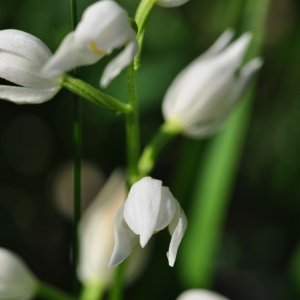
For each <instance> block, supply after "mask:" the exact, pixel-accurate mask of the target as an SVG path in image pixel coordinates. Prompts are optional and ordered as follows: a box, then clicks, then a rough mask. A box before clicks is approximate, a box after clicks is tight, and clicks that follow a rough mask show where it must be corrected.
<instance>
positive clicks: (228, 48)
mask: <svg viewBox="0 0 300 300" xmlns="http://www.w3.org/2000/svg"><path fill="white" fill-rule="evenodd" d="M232 36H233V33H232V32H231V31H226V32H225V33H224V34H223V35H222V36H221V37H220V38H219V39H218V40H217V42H216V43H215V44H214V45H213V46H212V47H211V48H210V49H209V50H208V51H207V52H205V53H204V54H203V55H202V56H200V57H199V58H197V59H196V60H195V61H194V62H192V63H191V64H190V65H189V66H188V67H187V68H186V69H184V70H183V71H182V72H181V73H180V74H179V75H178V76H177V77H176V78H175V80H174V81H173V83H172V84H171V86H170V87H169V89H168V91H167V93H166V95H165V98H164V101H163V115H164V118H165V120H166V121H167V122H174V123H175V124H177V125H179V126H181V127H182V130H183V132H184V133H185V134H186V135H189V136H192V137H203V136H207V135H210V134H212V133H214V132H215V131H216V130H217V129H218V127H219V126H220V125H221V124H222V123H223V122H224V120H225V119H226V117H227V116H228V114H229V113H230V111H231V110H232V109H233V107H234V105H235V104H236V102H237V100H238V99H239V97H240V95H241V94H242V92H243V91H244V90H245V88H246V86H247V84H248V82H249V81H250V79H251V78H252V76H253V74H255V72H256V71H257V70H258V69H259V68H260V67H261V65H262V60H261V59H260V58H255V59H252V60H251V61H249V62H248V63H247V64H246V65H244V66H242V68H241V69H240V70H239V68H240V66H241V63H242V60H243V57H244V54H245V52H246V50H247V47H248V44H249V42H250V39H251V34H250V33H245V34H243V35H242V36H241V37H240V38H239V39H238V40H236V41H235V42H233V43H232V44H231V45H228V44H229V42H230V41H231V39H232Z"/></svg>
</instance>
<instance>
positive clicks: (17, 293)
mask: <svg viewBox="0 0 300 300" xmlns="http://www.w3.org/2000/svg"><path fill="white" fill-rule="evenodd" d="M0 266H1V268H0V299H15V300H29V299H31V298H32V297H33V296H34V293H35V290H36V279H35V278H34V275H33V274H32V273H31V272H30V270H29V269H28V268H27V266H26V265H25V264H24V262H23V261H22V260H21V259H20V258H19V257H18V256H16V255H15V254H14V253H12V252H10V251H8V250H6V249H4V248H0Z"/></svg>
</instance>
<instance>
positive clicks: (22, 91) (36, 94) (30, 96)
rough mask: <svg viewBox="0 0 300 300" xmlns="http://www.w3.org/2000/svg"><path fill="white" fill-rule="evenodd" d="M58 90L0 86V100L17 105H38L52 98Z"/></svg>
mask: <svg viewBox="0 0 300 300" xmlns="http://www.w3.org/2000/svg"><path fill="white" fill-rule="evenodd" d="M58 90H59V89H58V88H52V89H34V88H28V87H18V86H8V85H0V99H3V100H8V101H12V102H14V103H17V104H38V103H42V102H46V101H48V100H50V99H51V98H53V97H54V96H55V95H56V93H57V92H58Z"/></svg>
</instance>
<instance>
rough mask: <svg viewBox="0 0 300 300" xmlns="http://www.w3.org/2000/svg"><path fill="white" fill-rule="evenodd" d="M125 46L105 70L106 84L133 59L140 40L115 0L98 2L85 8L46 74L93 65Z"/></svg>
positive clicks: (102, 82)
mask: <svg viewBox="0 0 300 300" xmlns="http://www.w3.org/2000/svg"><path fill="white" fill-rule="evenodd" d="M123 46H125V48H124V50H122V51H121V53H120V54H118V55H117V57H116V58H114V59H113V60H112V61H111V62H110V63H109V64H108V66H107V67H106V68H105V70H104V73H103V75H102V79H101V85H102V86H104V87H105V86H107V85H108V83H109V82H110V81H111V80H112V79H113V78H115V77H116V76H117V75H119V73H120V72H121V71H122V70H123V69H124V68H125V67H126V66H128V65H129V64H130V63H131V62H132V60H133V58H134V56H135V54H136V53H137V51H138V43H137V40H136V34H135V32H134V30H133V29H132V28H131V25H130V21H129V18H128V15H127V12H126V11H125V10H124V9H123V8H121V7H120V6H119V5H118V4H117V3H116V2H114V1H112V0H102V1H98V2H96V3H94V4H93V5H91V6H89V7H88V8H87V9H86V10H85V12H84V14H83V17H82V20H81V21H80V23H79V24H78V26H77V28H76V30H75V31H74V32H71V33H69V34H68V35H67V36H66V37H65V39H64V40H63V42H62V43H61V45H60V47H59V49H58V50H57V52H56V53H55V54H54V56H53V57H52V59H51V60H50V61H49V62H48V64H47V65H46V66H45V73H47V74H48V73H49V74H52V75H53V76H57V75H61V74H62V73H64V72H67V71H70V70H72V69H74V68H75V67H78V66H84V65H91V64H94V63H96V62H97V61H99V60H100V59H101V58H102V57H104V56H105V55H108V54H110V53H111V52H112V51H113V50H114V49H116V48H120V47H123Z"/></svg>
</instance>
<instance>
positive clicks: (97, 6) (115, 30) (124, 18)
mask: <svg viewBox="0 0 300 300" xmlns="http://www.w3.org/2000/svg"><path fill="white" fill-rule="evenodd" d="M74 34H75V35H76V39H77V41H78V42H80V43H81V45H82V46H85V47H87V46H88V44H89V43H90V42H91V41H93V42H94V43H95V46H96V48H97V49H102V50H104V51H106V52H107V53H110V52H111V51H112V50H113V49H115V48H119V47H121V46H123V45H124V44H126V43H127V41H128V40H129V38H130V37H131V36H132V35H133V34H134V32H133V30H132V28H131V25H130V22H129V18H128V14H127V12H126V11H125V10H124V9H123V8H122V7H121V6H120V5H119V4H117V3H116V2H115V1H111V0H102V1H98V2H96V3H94V4H93V5H91V6H89V7H88V8H87V9H86V10H85V12H84V14H83V17H82V20H81V21H80V23H79V24H78V26H77V28H76V30H75V32H74Z"/></svg>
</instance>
